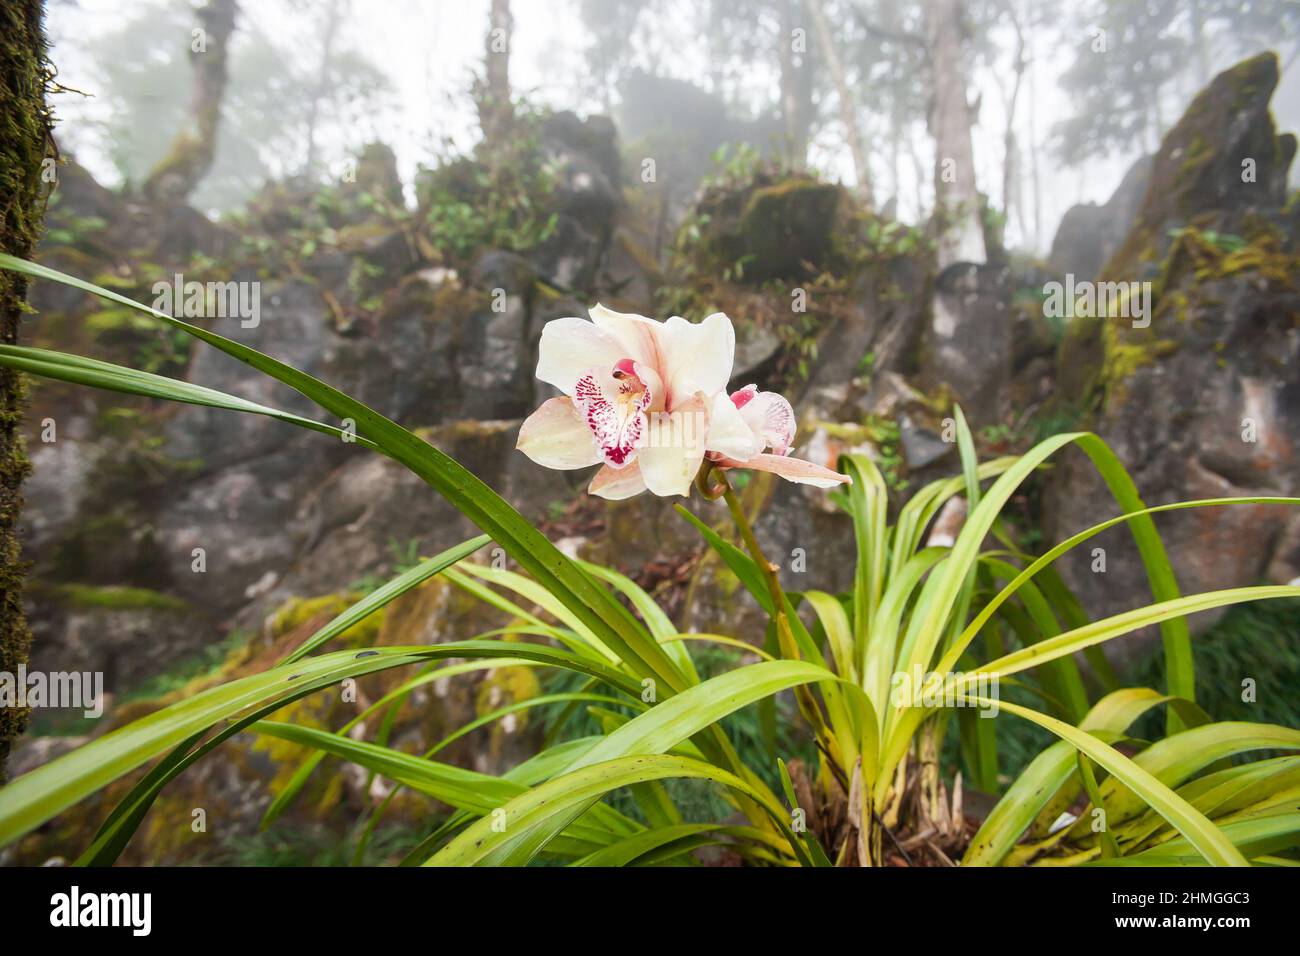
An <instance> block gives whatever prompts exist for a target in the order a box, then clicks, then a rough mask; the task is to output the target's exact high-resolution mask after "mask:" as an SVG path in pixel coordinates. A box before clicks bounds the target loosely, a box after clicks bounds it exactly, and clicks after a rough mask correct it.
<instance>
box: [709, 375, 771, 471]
mask: <svg viewBox="0 0 1300 956" xmlns="http://www.w3.org/2000/svg"><path fill="white" fill-rule="evenodd" d="M705 446H706V449H707V450H708V451H711V452H716V453H718V454H719V455H725V456H726V457H728V458H733V459H736V460H738V461H745V460H746V459H749V458H753V457H754V456H755V455H757V454H758V453H759V452H761V451H762V450H763V449H764V448H766V447H767V446H766V444H765V443H764V442H763V440H762V439H761V438H760V437H759V435H758V433H757V432H755V431H754V429H753V428H751V427H750V426H749V423H748V422H746V421H745V419H744V418H743V417H742V416H741V414H740V411H739V410H738V409H737V408H736V406H735V404H733V403H732V400H731V398H730V397H729V396H728V395H727V393H726V392H719V393H718V394H717V395H716V396H715V397H714V399H713V405H712V407H711V408H710V410H709V437H708V440H707V441H706V442H705Z"/></svg>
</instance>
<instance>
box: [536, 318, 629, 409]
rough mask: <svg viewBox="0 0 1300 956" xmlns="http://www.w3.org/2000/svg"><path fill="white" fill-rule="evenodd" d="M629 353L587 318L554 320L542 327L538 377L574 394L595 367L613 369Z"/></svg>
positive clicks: (567, 393) (566, 392)
mask: <svg viewBox="0 0 1300 956" xmlns="http://www.w3.org/2000/svg"><path fill="white" fill-rule="evenodd" d="M627 354H628V353H627V352H625V351H624V350H623V348H622V347H621V346H620V345H619V343H618V342H616V341H615V340H614V339H613V338H611V337H610V336H608V335H606V334H605V333H604V332H602V331H601V330H600V329H598V328H596V326H594V325H592V324H591V323H590V322H588V321H587V320H586V319H579V318H564V319H553V320H552V321H550V322H547V323H546V325H544V326H542V339H541V342H540V343H539V344H538V347H537V377H538V378H539V379H541V380H542V381H543V382H546V383H547V384H548V385H554V386H555V387H556V388H558V389H559V390H560V391H562V392H564V394H565V395H569V396H572V395H573V387H574V385H575V384H576V383H577V381H578V379H579V378H581V377H582V375H583V373H585V372H586V371H587V370H588V369H590V368H592V367H593V366H595V367H597V368H606V369H609V368H613V367H614V363H615V362H617V361H618V360H619V359H621V358H624V357H626V356H627Z"/></svg>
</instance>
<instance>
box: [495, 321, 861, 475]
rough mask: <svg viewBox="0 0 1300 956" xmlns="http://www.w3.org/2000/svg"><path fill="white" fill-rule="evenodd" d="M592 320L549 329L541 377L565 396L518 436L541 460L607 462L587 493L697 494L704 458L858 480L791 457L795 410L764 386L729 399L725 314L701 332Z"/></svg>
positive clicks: (670, 324)
mask: <svg viewBox="0 0 1300 956" xmlns="http://www.w3.org/2000/svg"><path fill="white" fill-rule="evenodd" d="M590 313H591V321H587V320H586V319H580V318H576V317H573V318H563V319H555V320H553V321H551V322H548V323H546V326H545V327H544V328H543V329H542V340H541V346H540V348H539V351H538V359H537V377H538V378H539V379H540V380H541V381H543V382H546V383H548V384H550V385H554V386H555V387H556V388H558V389H559V390H560V391H561V392H563V393H564V394H563V395H561V396H559V397H557V398H552V399H550V400H548V401H546V402H544V403H543V404H542V406H541V408H539V409H537V411H535V412H533V414H532V415H530V416H529V417H528V419H527V420H526V421H525V422H524V424H523V426H522V427H521V428H520V430H519V441H518V448H519V450H520V451H522V452H523V453H524V454H525V455H527V456H528V457H529V458H531V459H532V460H533V461H535V462H537V464H539V465H542V466H544V467H546V468H557V469H573V468H585V467H588V466H590V465H597V464H599V465H602V466H603V467H602V468H601V469H600V470H599V471H598V472H597V473H596V476H595V477H594V478H593V479H592V481H591V484H590V486H589V487H588V489H587V490H588V491H589V492H590V493H591V494H594V495H599V496H600V497H602V498H610V499H621V498H630V497H632V496H633V495H636V494H640V493H641V492H642V491H646V490H649V491H650V492H652V493H653V494H656V495H661V496H669V495H688V494H690V490H691V483H692V482H693V481H694V480H695V476H696V473H697V472H698V471H699V470H700V465H701V464H702V463H703V461H704V459H705V457H706V456H707V457H708V459H709V460H710V461H711V462H712V463H713V464H714V465H716V466H717V467H719V468H752V469H755V470H757V471H770V472H773V473H775V474H778V475H780V476H781V477H782V478H785V479H787V480H789V481H794V482H798V483H800V484H807V485H814V486H816V487H818V488H830V487H833V486H835V485H837V484H840V483H841V482H847V481H849V478H848V477H847V476H845V475H841V474H839V473H838V472H834V471H831V470H830V469H828V468H823V467H822V466H820V465H815V464H813V463H812V462H810V461H802V460H800V459H798V458H791V457H789V452H790V447H791V445H792V443H793V442H794V435H795V417H794V409H792V408H791V407H790V403H789V402H787V401H786V400H785V399H784V398H782V397H781V396H780V395H778V394H776V393H775V392H760V391H759V390H758V388H757V387H756V386H754V385H746V386H745V387H744V388H741V389H740V390H738V391H736V392H732V393H730V394H728V392H727V382H728V381H729V380H730V378H731V368H732V363H733V362H734V360H735V352H736V333H735V330H734V329H733V328H732V326H731V320H730V319H729V318H727V317H726V316H725V315H724V314H723V313H721V312H715V313H714V314H713V315H710V316H709V317H708V318H706V319H705V320H704V321H703V322H700V323H698V324H696V323H691V322H687V321H686V320H685V319H683V318H680V317H678V316H673V317H672V318H670V319H669V320H668V321H666V322H656V321H654V320H652V319H647V318H645V317H644V316H640V315H629V314H624V313H621V312H613V311H611V310H609V309H607V308H605V307H604V306H601V305H597V306H595V307H593V308H592V309H591V310H590Z"/></svg>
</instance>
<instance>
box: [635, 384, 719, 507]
mask: <svg viewBox="0 0 1300 956" xmlns="http://www.w3.org/2000/svg"><path fill="white" fill-rule="evenodd" d="M708 427H709V414H708V406H707V405H706V404H705V403H704V398H703V396H702V395H698V394H697V395H695V396H693V397H692V398H691V399H690V400H689V401H686V402H683V403H681V404H680V405H679V406H678V407H677V408H675V409H674V410H673V411H672V412H663V413H659V414H657V415H656V419H655V427H654V430H653V433H652V434H653V439H652V440H651V441H649V442H648V443H647V444H646V446H645V447H644V448H642V449H641V450H640V451H639V452H638V453H637V461H638V462H639V463H640V465H641V476H642V477H643V478H644V479H645V483H646V487H647V488H649V489H650V491H651V492H653V493H654V494H656V495H659V496H660V497H668V496H671V495H689V494H690V493H691V484H692V482H694V481H695V475H696V472H698V471H699V470H700V463H701V462H702V461H703V460H704V445H705V436H706V435H707V434H708Z"/></svg>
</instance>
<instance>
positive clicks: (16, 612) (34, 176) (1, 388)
mask: <svg viewBox="0 0 1300 956" xmlns="http://www.w3.org/2000/svg"><path fill="white" fill-rule="evenodd" d="M41 18H42V2H41V0H5V2H4V3H3V4H0V251H3V252H6V253H8V254H10V255H14V256H20V257H22V258H30V257H31V254H32V248H33V247H34V246H35V244H36V236H37V233H38V232H39V230H40V224H41V219H42V216H43V213H44V201H43V200H44V196H43V193H44V189H43V180H44V179H48V178H50V177H48V176H43V173H44V171H45V168H46V165H47V164H46V163H45V159H46V157H47V155H48V154H49V152H50V150H51V140H50V135H49V132H50V115H49V111H48V110H47V108H46V105H45V88H46V84H47V83H48V82H49V79H50V72H49V69H48V65H47V62H46V59H45V33H44V29H43V26H42V22H41ZM49 168H50V169H51V170H52V169H53V166H52V164H50V166H49ZM26 298H27V282H26V280H25V279H24V278H23V277H21V276H19V275H18V274H17V273H15V272H8V271H5V272H0V342H3V343H5V344H7V345H13V344H15V343H17V341H18V325H19V321H20V319H21V318H22V315H23V312H24V310H25V301H26ZM23 406H24V386H23V381H22V378H21V376H19V374H18V373H17V372H15V371H13V370H12V369H7V368H5V369H0V671H3V672H7V673H10V674H14V673H16V672H17V669H18V667H19V666H20V665H23V664H26V662H27V655H28V651H29V649H30V647H31V632H30V631H29V630H28V627H27V619H26V616H25V615H24V614H23V605H22V592H23V578H24V576H25V573H26V565H25V564H24V562H23V560H22V554H21V547H20V543H19V537H18V516H19V512H20V511H21V509H22V482H23V479H24V478H25V477H26V476H27V473H28V471H29V470H30V467H31V466H30V465H29V463H28V461H27V454H26V451H25V450H24V448H23V436H22V432H21V430H20V427H21V425H22V415H23ZM27 717H28V714H27V711H26V710H25V709H18V708H14V707H0V783H2V782H3V781H4V780H5V777H6V771H5V766H6V763H7V761H8V757H9V749H10V747H11V745H12V744H13V741H14V739H15V738H16V737H17V736H18V735H19V734H20V733H22V731H23V729H24V727H25V726H26V724H27Z"/></svg>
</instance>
